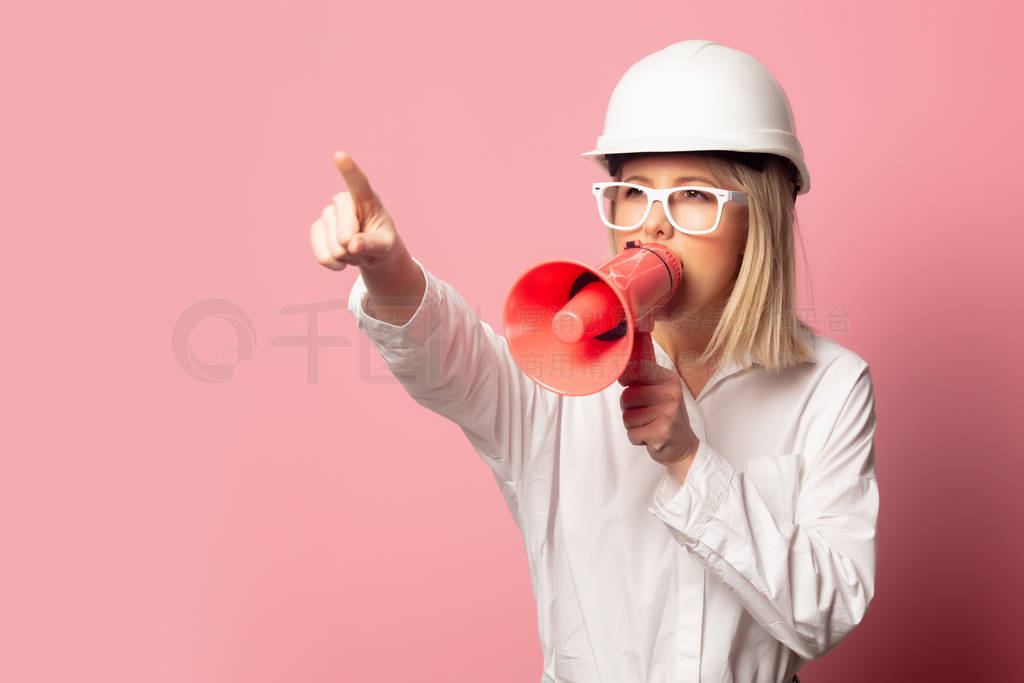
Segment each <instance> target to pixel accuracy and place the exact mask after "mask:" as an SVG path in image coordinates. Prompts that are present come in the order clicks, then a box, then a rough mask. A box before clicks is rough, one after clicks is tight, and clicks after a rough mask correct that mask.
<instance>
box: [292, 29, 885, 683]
mask: <svg viewBox="0 0 1024 683" xmlns="http://www.w3.org/2000/svg"><path fill="white" fill-rule="evenodd" d="M695 102H696V104H695ZM586 156H588V157H590V158H593V159H594V160H595V161H597V162H598V163H599V164H600V165H601V166H602V168H604V169H606V170H607V172H608V173H609V175H610V176H611V178H612V180H611V181H610V184H609V183H597V184H595V188H594V191H595V194H596V195H597V198H598V209H599V216H600V218H601V219H602V221H603V222H604V224H605V225H607V226H608V228H609V232H610V235H609V238H610V246H611V248H612V251H613V253H615V252H617V251H619V250H621V249H622V247H623V246H624V244H625V242H626V241H628V240H637V239H639V240H641V241H649V242H657V243H660V244H662V245H665V246H666V247H668V248H669V249H671V250H672V251H673V253H674V254H675V255H676V256H677V257H678V258H679V259H680V261H681V263H682V264H683V282H682V284H681V286H680V289H679V290H678V291H677V293H676V295H675V296H674V297H673V299H672V300H671V301H670V302H669V303H668V305H667V306H666V309H665V311H664V313H663V315H662V316H661V317H660V318H659V319H658V321H657V322H656V324H655V329H654V332H653V334H652V340H653V346H654V349H653V350H654V357H655V359H656V365H649V366H647V367H631V368H630V369H629V370H627V371H626V373H624V375H623V376H622V377H620V378H619V382H620V383H621V384H622V385H625V388H622V387H620V386H616V385H615V384H612V385H611V386H610V387H608V388H607V389H605V390H604V391H601V392H599V393H597V394H594V395H590V396H579V397H565V396H560V395H557V394H554V393H552V392H549V391H547V390H545V389H543V388H541V387H539V386H538V385H537V384H535V383H534V382H533V381H531V380H530V379H529V378H528V377H527V376H526V375H525V374H524V373H523V372H522V371H521V370H520V369H519V368H518V367H517V366H516V365H515V363H514V362H513V360H512V358H511V355H510V353H509V351H508V347H507V344H506V343H505V340H504V339H503V338H502V337H500V336H498V335H497V334H495V332H494V331H493V330H492V329H491V327H490V326H489V325H487V324H486V323H483V322H481V321H480V320H479V319H478V318H477V317H476V316H475V314H474V313H473V311H472V310H471V309H470V307H469V306H468V305H467V304H466V302H465V301H464V300H463V298H462V297H461V296H460V295H459V294H458V292H456V291H455V290H454V289H453V288H452V287H451V286H450V285H448V284H447V283H445V282H444V281H442V280H440V279H439V278H437V277H435V276H434V275H433V274H431V273H430V272H429V271H427V270H426V269H425V268H424V267H423V266H422V264H420V263H419V261H417V260H415V259H413V258H412V257H411V255H410V254H409V253H408V251H407V250H406V248H405V246H404V244H403V243H402V240H401V238H400V237H399V236H398V233H397V232H396V231H395V229H394V225H393V224H392V222H391V219H390V217H389V216H388V214H387V212H386V211H385V209H384V208H383V205H382V203H381V201H380V198H379V197H378V196H377V195H376V194H375V193H374V192H373V190H372V189H371V188H370V185H369V183H368V181H367V179H366V177H365V176H364V175H363V174H362V172H361V171H360V170H359V169H358V167H357V166H356V165H355V163H354V162H353V161H352V160H351V158H349V157H348V156H347V155H345V154H343V153H338V154H337V155H336V156H335V161H336V163H337V165H338V168H339V169H340V170H341V172H342V174H343V175H344V176H345V179H346V182H347V184H348V187H349V190H350V192H344V193H340V194H338V195H336V196H335V198H334V202H333V203H332V204H331V205H330V206H328V207H327V208H326V209H325V210H324V212H323V214H322V215H321V217H320V219H319V220H317V221H316V222H315V223H314V224H313V227H312V232H311V240H312V244H313V249H314V252H315V253H316V256H317V259H318V260H319V262H320V263H321V264H323V265H324V266H326V267H328V268H331V269H335V270H340V269H342V268H344V267H345V266H346V265H347V264H349V263H354V264H357V265H358V266H359V268H360V277H359V278H357V280H356V281H355V284H354V286H353V288H352V291H351V294H350V299H349V308H350V310H351V311H352V313H353V315H355V316H356V320H357V324H358V326H359V328H360V329H362V330H363V331H364V332H365V333H366V334H368V335H369V336H370V338H371V339H372V340H373V341H374V342H375V343H376V345H377V347H378V348H379V350H380V352H381V354H382V356H383V357H384V359H385V360H386V361H387V363H388V366H389V368H390V370H391V372H392V373H393V374H394V375H395V376H396V377H397V378H398V379H399V380H400V381H401V382H402V384H403V385H404V386H405V388H406V389H407V391H408V392H409V393H410V394H411V395H412V396H413V398H414V399H415V400H416V401H418V402H419V403H420V404H422V405H424V406H426V407H427V408H429V409H431V410H433V411H435V412H437V413H439V414H441V415H443V416H445V417H447V418H449V419H451V420H453V421H455V422H456V423H457V424H459V426H460V427H461V428H462V429H463V431H464V433H465V434H466V436H467V437H468V438H469V440H470V442H471V443H472V444H473V446H474V448H475V449H476V450H477V452H478V453H480V455H481V456H482V457H483V458H484V460H485V462H486V463H487V464H488V466H489V467H490V468H491V470H492V472H493V474H494V476H495V479H496V481H497V483H498V486H499V488H500V489H501V492H502V494H503V496H504V497H505V501H506V503H507V505H508V508H509V511H510V512H511V513H512V515H513V517H514V519H515V521H516V524H517V525H518V527H519V529H520V531H521V533H522V536H523V540H524V543H525V546H526V550H527V554H528V557H529V566H530V573H531V580H532V584H533V589H534V594H535V597H536V603H537V613H538V630H539V634H540V640H541V645H542V649H543V654H544V672H543V678H542V680H543V681H545V682H547V683H552V682H554V683H563V682H569V681H572V682H574V683H586V682H590V681H595V682H596V681H616V682H617V683H618V682H625V681H644V682H647V681H650V682H654V681H658V682H660V681H744V682H747V681H751V682H754V681H756V682H762V681H763V682H768V681H771V682H772V683H778V682H780V681H795V680H798V679H797V677H796V675H795V674H796V672H797V671H798V670H799V669H800V667H801V666H802V665H803V663H804V662H805V661H807V660H809V659H816V658H819V657H822V656H823V655H824V654H825V653H827V652H828V651H829V650H831V649H832V648H833V647H835V645H837V644H838V643H839V641H841V640H842V639H843V638H844V637H845V636H846V635H847V634H848V633H849V632H850V631H851V630H852V629H853V628H854V627H855V626H856V625H857V624H858V623H859V622H860V621H861V620H862V618H863V617H864V614H865V613H866V611H867V606H868V604H869V602H870V600H871V598H872V596H873V593H874V573H875V558H876V527H877V513H878V489H877V483H876V479H875V466H874V431H875V415H874V397H873V388H872V383H871V376H870V373H869V370H868V365H867V363H866V362H865V361H864V360H863V359H862V358H860V357H859V356H858V355H856V354H855V353H854V352H852V351H850V350H848V349H845V348H843V347H842V346H840V345H839V344H838V343H836V342H835V341H834V340H832V339H829V338H827V337H823V336H820V335H817V334H816V333H815V332H814V331H813V330H812V329H811V328H809V327H808V326H806V325H805V324H804V323H802V322H801V321H800V320H799V319H798V318H797V316H796V315H795V313H794V308H793V305H794V295H793V292H794V277H793V271H794V268H793V260H794V259H793V221H794V203H795V200H796V197H797V196H798V195H799V194H803V193H806V192H807V191H808V190H809V187H810V184H809V176H808V174H807V169H806V166H805V165H804V163H803V158H802V152H801V150H800V146H799V143H798V142H797V140H796V136H795V132H794V131H793V130H792V118H791V115H790V111H789V105H788V102H787V101H786V99H785V96H784V94H782V91H781V88H779V86H778V84H777V83H776V82H775V80H774V78H772V77H771V74H769V73H768V72H767V70H765V69H764V67H763V66H762V65H760V63H758V62H757V61H756V60H754V59H753V58H752V57H750V56H749V55H746V54H744V53H742V52H739V51H737V50H731V49H729V48H726V47H723V46H721V45H718V44H716V43H712V42H709V41H683V42H681V43H676V44H674V45H671V46H669V47H667V48H665V49H664V50H661V51H659V52H656V53H654V54H653V55H650V56H648V57H645V58H644V59H643V60H641V61H640V62H638V63H637V64H634V65H633V66H632V67H631V68H630V70H629V71H627V72H626V74H625V75H624V76H623V78H622V80H620V82H619V84H618V86H617V87H616V90H615V92H614V93H613V96H612V101H611V103H610V104H609V110H608V116H607V118H606V121H605V132H604V135H602V136H601V137H600V138H598V148H597V149H595V150H593V151H592V152H588V153H587V155H586ZM617 183H626V184H617ZM666 188H678V189H676V190H673V191H672V192H669V193H664V194H663V195H659V196H660V198H659V199H658V200H656V201H655V200H654V199H653V193H651V190H660V189H666ZM666 202H667V203H666Z"/></svg>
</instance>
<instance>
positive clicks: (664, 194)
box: [593, 181, 747, 235]
mask: <svg viewBox="0 0 1024 683" xmlns="http://www.w3.org/2000/svg"><path fill="white" fill-rule="evenodd" d="M613 185H614V186H616V187H618V186H626V187H635V188H637V189H639V190H642V191H643V192H644V194H645V196H646V197H647V208H646V209H644V215H643V216H642V217H641V218H640V220H638V221H637V222H636V223H635V224H633V225H630V226H622V225H613V224H612V223H610V222H609V221H608V219H607V218H605V217H604V200H603V199H602V197H601V193H602V192H604V190H605V188H607V187H611V186H613ZM680 190H700V191H701V192H710V193H711V194H713V195H715V197H717V198H718V216H716V217H715V224H714V225H712V226H711V227H710V228H708V229H707V230H689V229H687V228H684V227H682V226H680V225H679V224H678V223H676V221H675V219H674V218H672V211H671V210H669V209H668V204H667V203H666V202H667V201H668V196H669V195H670V194H672V193H673V192H679V191H680ZM593 191H594V197H595V198H596V199H597V215H599V216H600V217H601V221H602V222H603V223H604V224H605V225H607V226H608V227H609V228H611V229H612V230H636V229H637V228H639V227H640V226H641V225H642V224H643V222H644V221H645V220H647V216H648V214H650V213H651V206H652V205H653V204H654V202H656V201H660V202H661V208H662V210H663V211H664V212H665V217H666V218H668V222H669V223H671V224H672V227H673V228H675V229H676V230H678V231H680V232H683V233H686V234H687V235H706V234H708V233H709V232H714V231H715V230H716V229H717V228H718V224H719V223H721V222H722V207H723V206H725V203H726V202H736V203H737V204H743V205H744V206H746V205H747V195H746V193H744V192H740V191H739V190H722V189H720V188H717V187H704V186H703V185H680V186H679V187H665V188H662V189H660V190H659V189H657V188H654V187H647V186H646V185H637V184H636V183H620V182H616V181H609V182H603V183H594V188H593Z"/></svg>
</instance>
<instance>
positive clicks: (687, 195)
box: [676, 189, 714, 203]
mask: <svg viewBox="0 0 1024 683" xmlns="http://www.w3.org/2000/svg"><path fill="white" fill-rule="evenodd" d="M676 198H677V199H680V200H682V201H685V202H694V203H696V202H710V201H713V200H714V195H712V194H711V193H710V192H701V191H700V190H693V189H690V190H681V191H680V192H677V193H676Z"/></svg>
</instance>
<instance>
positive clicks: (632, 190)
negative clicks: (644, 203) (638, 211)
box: [626, 187, 644, 199]
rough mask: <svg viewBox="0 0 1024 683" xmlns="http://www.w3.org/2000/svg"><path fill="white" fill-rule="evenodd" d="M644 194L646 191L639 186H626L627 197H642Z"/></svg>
mask: <svg viewBox="0 0 1024 683" xmlns="http://www.w3.org/2000/svg"><path fill="white" fill-rule="evenodd" d="M643 195H644V191H643V190H641V189H639V188H636V187H627V188H626V197H628V198H630V199H632V198H634V197H642V196H643Z"/></svg>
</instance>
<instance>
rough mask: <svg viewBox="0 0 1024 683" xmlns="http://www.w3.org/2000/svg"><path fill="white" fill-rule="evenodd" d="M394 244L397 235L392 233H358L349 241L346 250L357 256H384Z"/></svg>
mask: <svg viewBox="0 0 1024 683" xmlns="http://www.w3.org/2000/svg"><path fill="white" fill-rule="evenodd" d="M394 243H395V235H394V233H392V232H386V231H374V232H357V233H355V234H354V235H352V238H351V239H350V240H349V241H348V246H347V247H346V249H347V250H348V253H350V254H353V255H355V256H383V255H385V254H386V253H387V252H388V251H390V250H391V247H392V246H394Z"/></svg>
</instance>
